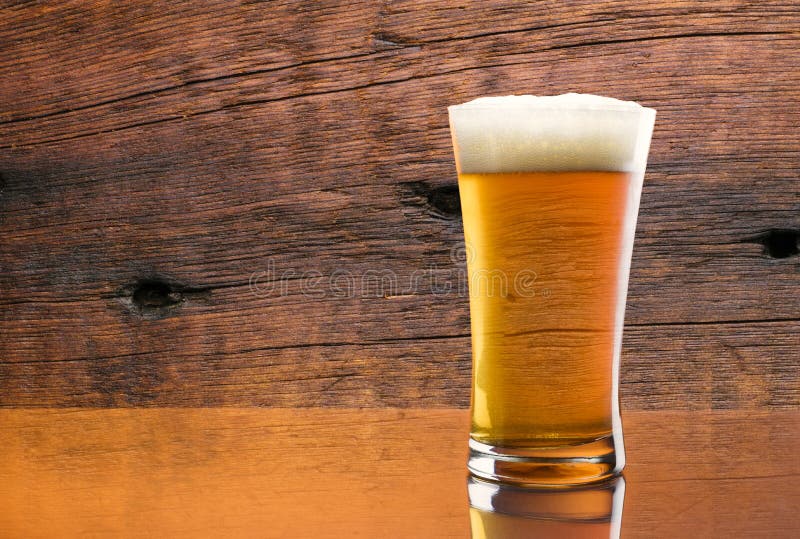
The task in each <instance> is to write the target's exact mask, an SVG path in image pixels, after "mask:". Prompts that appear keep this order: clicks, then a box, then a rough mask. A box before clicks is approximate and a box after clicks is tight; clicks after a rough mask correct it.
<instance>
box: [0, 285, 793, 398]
mask: <svg viewBox="0 0 800 539" xmlns="http://www.w3.org/2000/svg"><path fill="white" fill-rule="evenodd" d="M209 301H210V304H208V305H203V304H191V303H189V304H187V305H185V306H184V309H185V311H186V312H185V313H184V314H183V315H182V316H177V317H170V318H165V319H162V320H153V321H136V320H131V316H130V315H129V314H127V313H125V312H124V311H123V310H122V308H120V309H119V312H117V313H108V312H107V309H106V308H105V306H104V305H102V304H100V305H98V306H97V307H96V308H97V310H98V311H99V315H98V316H100V317H99V318H97V319H96V321H93V322H91V323H87V320H92V319H93V316H92V314H91V313H90V312H87V310H86V303H85V302H81V303H78V304H75V303H66V304H55V305H48V306H47V307H46V308H48V309H54V310H57V311H58V312H56V313H54V314H53V315H52V316H53V317H52V318H47V315H45V314H43V313H41V312H33V313H32V314H31V315H30V316H26V317H24V318H23V319H22V320H21V322H20V325H22V323H23V322H24V323H26V324H30V325H31V326H32V327H33V328H34V329H32V330H29V331H28V332H27V333H25V334H24V335H21V336H19V335H17V336H10V337H7V338H6V340H7V342H9V344H8V345H7V346H8V348H7V349H6V350H5V352H4V357H6V358H9V359H6V360H5V361H3V362H2V363H0V388H2V390H1V391H0V406H6V407H8V406H12V407H13V406H219V405H223V406H251V405H253V406H299V407H308V406H360V407H386V406H395V407H407V406H413V407H418V406H425V407H428V406H431V407H441V406H450V407H462V408H466V407H468V406H469V394H470V367H471V365H470V356H469V337H468V333H467V332H468V321H467V320H466V318H464V317H463V316H460V313H458V312H454V311H453V309H452V308H451V306H450V303H451V302H450V301H446V300H442V301H441V302H440V303H438V304H433V305H429V306H428V307H426V308H425V309H422V310H421V309H420V308H419V306H418V302H417V300H416V299H415V298H414V297H410V298H402V297H400V298H393V299H374V300H370V301H363V302H360V303H359V304H358V306H357V308H355V309H345V308H343V306H342V305H341V304H340V303H339V302H338V301H336V300H329V301H327V302H325V303H320V302H314V303H311V302H307V301H298V302H290V301H288V300H283V299H282V300H281V302H282V303H283V302H285V304H284V305H282V306H278V307H276V306H275V305H273V304H272V303H260V302H259V300H258V298H254V299H253V300H252V301H251V302H243V301H231V300H228V299H225V298H224V296H220V297H216V296H212V299H210V300H209ZM323 305H324V306H326V307H325V310H323ZM43 316H45V318H42V317H43ZM298 319H299V320H304V321H305V325H304V327H303V329H302V330H301V329H298V326H297V323H296V322H295V321H296V320H298ZM397 319H402V320H404V323H403V324H398V325H390V324H387V322H386V321H387V320H397ZM36 320H42V323H40V324H35V321H36ZM798 329H800V323H797V322H776V323H742V324H711V325H667V326H644V327H629V328H628V329H626V332H625V338H624V347H623V357H622V370H621V373H622V374H621V398H622V407H623V409H624V410H664V409H681V410H715V409H728V408H733V409H756V408H770V407H797V406H800V367H798V366H797V365H796V363H795V362H794V361H793V358H794V357H795V351H796V348H797V331H798ZM458 331H461V332H462V333H461V334H459V333H458ZM298 333H300V335H298ZM12 358H13V359H12Z"/></svg>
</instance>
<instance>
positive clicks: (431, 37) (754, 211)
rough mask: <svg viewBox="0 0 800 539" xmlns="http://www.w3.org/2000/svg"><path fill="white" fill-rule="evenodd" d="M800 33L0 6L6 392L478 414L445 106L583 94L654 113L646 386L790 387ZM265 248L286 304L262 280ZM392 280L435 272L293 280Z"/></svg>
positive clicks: (642, 377) (652, 398)
mask: <svg viewBox="0 0 800 539" xmlns="http://www.w3.org/2000/svg"><path fill="white" fill-rule="evenodd" d="M798 23H800V10H798V9H797V7H796V6H795V5H794V4H793V3H791V2H766V3H752V2H733V1H721V2H704V3H702V4H700V3H697V4H688V3H677V4H676V3H674V2H656V3H642V2H640V3H631V2H617V1H605V2H589V1H586V2H532V3H527V2H525V3H521V2H506V3H503V2H481V3H471V4H470V5H467V6H462V5H461V4H458V3H453V2H443V1H442V2H434V3H427V2H426V3H425V4H424V5H421V4H420V3H419V2H411V1H404V2H391V3H384V4H380V3H377V2H355V3H353V2H348V3H336V2H315V3H313V5H311V4H301V3H274V2H273V3H266V4H265V3H252V4H249V3H245V4H243V5H237V4H231V3H229V2H203V3H191V2H185V3H180V2H179V3H170V4H169V5H165V4H164V3H160V2H145V3H141V2H137V3H128V4H126V5H120V4H119V3H114V4H113V5H112V4H108V5H106V4H100V3H86V2H58V3H55V2H43V3H22V4H13V3H11V4H8V5H2V6H0V44H2V45H3V46H2V47H0V80H3V81H4V83H3V84H2V85H0V405H2V406H14V405H37V404H39V405H81V406H84V405H87V406H88V405H98V406H100V405H102V406H115V405H116V406H119V405H158V404H164V405H166V404H170V405H177V404H191V405H198V404H222V403H224V404H261V405H282V406H304V405H306V406H310V405H325V406H345V405H349V406H356V405H364V406H387V405H391V406H408V405H415V404H419V405H431V406H446V405H456V406H466V404H467V402H468V401H467V399H468V391H467V389H468V374H469V359H468V355H469V348H468V338H467V335H468V308H467V302H466V299H465V298H464V297H458V296H456V295H455V294H451V295H441V294H435V293H433V290H432V283H431V282H430V280H429V279H428V278H429V277H430V276H431V275H433V274H435V275H437V276H438V277H440V278H441V277H446V276H447V275H448V274H450V275H452V274H453V273H454V272H458V271H460V270H463V265H462V264H461V263H460V262H458V261H454V260H453V252H454V249H456V250H457V247H458V245H459V243H460V242H461V226H460V222H459V220H458V218H457V214H458V212H457V210H456V209H455V206H454V204H453V200H454V198H453V197H454V196H455V191H453V190H452V189H449V190H448V187H452V186H453V185H454V182H455V177H454V176H455V175H454V166H453V164H452V157H451V149H450V142H449V135H448V131H447V119H446V113H445V107H446V105H448V104H452V103H454V102H459V101H463V100H466V99H470V98H472V97H475V96H478V95H486V94H502V93H512V92H517V93H519V92H525V91H528V92H536V93H559V92H562V91H567V90H580V91H586V92H596V93H603V94H609V95H615V96H618V97H623V98H628V99H637V100H640V101H642V102H643V103H645V104H647V105H650V106H654V107H655V108H657V109H658V111H659V116H658V121H657V129H656V133H655V135H654V142H653V147H652V151H651V160H650V161H651V165H650V168H649V171H648V175H647V178H646V187H645V192H644V195H643V201H642V209H641V217H640V222H639V228H638V231H637V242H636V248H635V253H634V261H633V267H632V272H631V284H630V293H629V308H628V316H627V322H628V324H629V329H628V330H627V333H626V335H627V340H626V348H625V353H624V356H625V357H624V363H625V367H624V368H623V372H624V374H623V398H624V400H625V403H624V404H625V405H627V406H630V407H631V408H651V407H666V408H703V409H707V408H726V407H752V406H796V405H798V402H799V399H800V397H798V393H797V391H798V390H797V388H798V387H799V386H800V373H799V372H798V370H799V369H798V367H797V362H796V360H795V358H796V357H797V356H798V352H800V348H798V346H800V339H798V338H797V332H798V329H800V295H798V294H797V290H798V285H800V272H798V264H800V258H798V256H797V255H791V254H790V255H789V256H787V257H785V258H778V257H776V255H780V250H779V249H778V250H776V249H770V248H769V247H765V245H764V243H767V244H770V242H769V240H765V239H764V238H765V237H767V238H768V237H770V236H768V234H769V231H771V230H788V231H790V233H792V232H793V231H797V230H800V220H798V216H800V188H798V185H800V184H798V181H797V175H798V170H797V162H798V152H800V145H799V144H798V141H797V137H796V133H795V131H796V126H797V125H798V123H800V108H798V103H800V99H798V98H800V93H799V91H798V88H800V60H798V55H797V54H796V51H797V49H798V45H800V36H799V35H798V33H797V28H798V27H799V26H798ZM442 188H444V189H443V190H442ZM765 235H767V236H765ZM772 237H773V238H774V237H775V236H772ZM792 237H793V236H790V239H791V238H792ZM795 241H796V239H795ZM770 245H771V244H770ZM773 247H774V245H773ZM270 264H274V268H275V270H276V272H277V274H278V275H280V274H281V273H282V272H284V271H293V272H295V273H294V277H293V278H294V280H293V281H291V283H290V285H289V286H288V288H287V294H285V295H283V296H276V295H273V296H263V295H256V294H254V293H253V292H252V290H251V289H250V287H249V286H248V282H249V281H250V279H251V278H252V277H253V276H254V275H256V276H258V275H259V274H260V272H263V271H265V270H267V269H268V268H269V267H270ZM431 265H434V266H435V270H431ZM376 270H377V271H382V270H387V271H391V272H393V273H394V274H396V275H397V276H398V280H399V281H398V282H399V283H400V286H401V287H405V286H406V285H407V284H408V282H409V280H410V279H411V276H412V275H415V274H416V273H419V272H425V277H426V278H425V279H422V280H421V281H420V283H419V285H418V286H417V287H416V288H414V289H412V290H408V291H403V290H388V291H387V290H374V289H372V290H371V291H370V293H369V294H367V296H368V297H365V296H364V294H353V295H351V296H353V297H344V298H337V297H334V294H333V292H332V290H331V289H330V287H328V289H327V290H328V293H327V295H326V297H309V296H308V295H304V294H302V290H301V287H302V285H303V283H304V281H301V280H298V279H297V277H298V276H299V274H301V273H302V272H303V271H316V272H319V273H320V274H321V275H322V276H323V278H324V279H330V278H331V276H333V277H336V276H341V272H347V273H348V274H349V275H353V276H355V277H356V278H361V277H363V276H364V275H365V273H368V272H370V271H376ZM143 280H145V281H146V280H150V281H153V283H151V284H152V285H153V286H155V288H154V289H152V290H150V292H147V291H146V290H145V291H144V292H142V289H141V288H138V289H137V285H138V284H140V283H141V282H142V281H143ZM262 282H263V281H262ZM159 287H160V288H159ZM151 288H152V287H151ZM136 290H139V296H136V297H138V299H139V300H140V301H134V299H135V297H134V295H133V294H134V292H135V291H136ZM148 294H151V295H148ZM152 294H154V295H152ZM384 295H386V296H391V297H384ZM148 298H149V299H148ZM161 304H163V307H159V305H161ZM770 321H771V322H770Z"/></svg>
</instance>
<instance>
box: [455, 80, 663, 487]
mask: <svg viewBox="0 0 800 539" xmlns="http://www.w3.org/2000/svg"><path fill="white" fill-rule="evenodd" d="M450 118H451V130H452V133H453V142H454V148H455V154H456V164H457V168H458V173H459V174H458V182H459V190H460V195H461V207H462V215H463V221H464V236H465V240H466V246H467V249H466V251H467V269H468V276H469V289H470V314H471V327H472V356H473V372H472V406H471V408H472V429H471V434H470V438H471V441H470V447H471V454H470V462H469V467H470V469H471V470H472V472H473V473H476V474H478V475H481V476H483V477H487V478H490V479H505V480H510V481H519V482H527V483H545V484H563V483H580V482H584V481H590V480H596V479H600V478H603V477H605V476H608V475H610V474H613V473H615V472H617V471H619V470H621V469H622V466H623V465H624V450H623V446H622V431H621V422H620V417H619V406H618V396H617V392H618V378H619V376H618V369H619V353H620V348H621V340H622V327H623V317H624V311H625V298H626V293H627V281H628V272H629V266H630V260H631V251H632V247H633V235H634V230H635V227H636V217H637V213H638V207H639V196H640V193H641V188H642V179H643V175H644V163H645V160H646V156H647V148H648V146H649V138H650V132H651V130H652V125H653V120H654V111H652V110H651V109H644V108H642V107H640V106H639V105H636V104H635V103H626V102H620V101H617V100H612V99H609V98H601V97H597V96H585V95H576V94H568V95H566V96H558V97H555V98H552V97H551V98H533V97H530V96H520V97H515V96H511V97H505V98H488V99H487V98H484V99H479V100H476V101H473V102H471V103H467V104H464V105H460V106H456V107H451V108H450Z"/></svg>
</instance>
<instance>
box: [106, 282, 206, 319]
mask: <svg viewBox="0 0 800 539" xmlns="http://www.w3.org/2000/svg"><path fill="white" fill-rule="evenodd" d="M208 292H209V289H207V288H190V287H188V286H185V285H182V284H179V283H176V282H174V281H171V280H169V279H163V278H153V277H148V278H145V279H140V280H138V281H135V282H133V283H130V284H128V285H126V286H123V287H122V288H121V289H120V290H119V292H117V294H116V298H117V299H118V300H119V301H120V302H121V303H122V304H123V305H124V306H125V307H126V308H127V309H128V310H129V311H130V312H132V313H133V314H135V315H137V316H139V317H141V318H144V319H146V320H158V319H160V318H166V317H167V316H172V315H175V314H177V312H178V310H179V309H180V308H181V306H182V305H184V304H185V303H186V301H187V300H188V299H189V298H190V297H191V298H195V299H201V298H203V297H205V296H206V295H208Z"/></svg>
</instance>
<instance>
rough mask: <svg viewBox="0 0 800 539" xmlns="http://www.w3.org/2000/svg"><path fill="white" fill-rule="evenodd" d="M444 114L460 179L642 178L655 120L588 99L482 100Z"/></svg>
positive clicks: (644, 112) (615, 103) (631, 107)
mask: <svg viewBox="0 0 800 539" xmlns="http://www.w3.org/2000/svg"><path fill="white" fill-rule="evenodd" d="M448 112H449V113H450V131H451V133H452V135H453V146H454V148H455V155H456V166H457V167H458V170H459V172H462V173H491V172H532V171H567V170H610V171H620V172H643V171H644V168H645V165H646V164H647V152H648V149H649V147H650V135H651V134H652V131H653V124H654V122H655V116H656V111H655V110H654V109H648V108H645V107H642V106H641V105H639V104H638V103H634V102H633V101H620V100H618V99H612V98H610V97H601V96H598V95H591V94H563V95H557V96H542V97H539V96H532V95H509V96H503V97H481V98H478V99H475V100H473V101H469V102H468V103H464V104H462V105H453V106H451V107H448Z"/></svg>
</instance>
